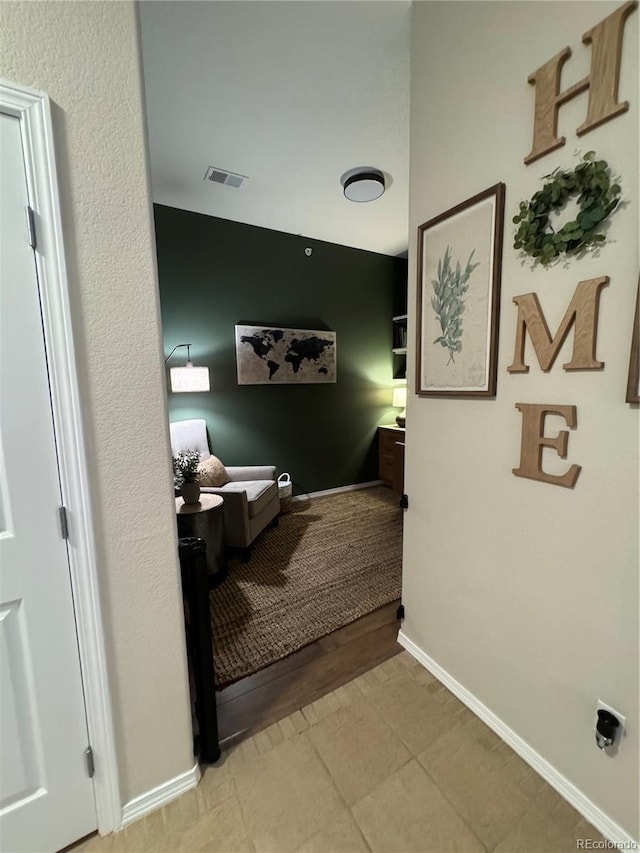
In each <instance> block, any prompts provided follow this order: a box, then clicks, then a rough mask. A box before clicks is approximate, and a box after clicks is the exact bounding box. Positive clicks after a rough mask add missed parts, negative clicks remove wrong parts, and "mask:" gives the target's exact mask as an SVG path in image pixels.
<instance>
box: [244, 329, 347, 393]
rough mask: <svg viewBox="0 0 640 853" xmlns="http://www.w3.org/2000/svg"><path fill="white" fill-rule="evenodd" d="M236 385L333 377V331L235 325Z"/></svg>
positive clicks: (299, 381) (334, 361)
mask: <svg viewBox="0 0 640 853" xmlns="http://www.w3.org/2000/svg"><path fill="white" fill-rule="evenodd" d="M236 362H237V367H238V385H281V384H289V383H298V384H303V383H308V382H335V381H336V333H335V332H324V331H311V330H309V329H282V328H279V327H277V326H236Z"/></svg>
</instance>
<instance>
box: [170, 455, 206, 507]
mask: <svg viewBox="0 0 640 853" xmlns="http://www.w3.org/2000/svg"><path fill="white" fill-rule="evenodd" d="M199 463H200V454H199V453H198V451H197V450H185V452H184V453H178V455H177V456H174V457H173V473H174V482H175V484H176V486H177V487H178V488H179V489H180V492H181V493H182V497H183V499H184V502H185V503H186V504H197V503H198V501H199V500H200V484H199V482H198V464H199Z"/></svg>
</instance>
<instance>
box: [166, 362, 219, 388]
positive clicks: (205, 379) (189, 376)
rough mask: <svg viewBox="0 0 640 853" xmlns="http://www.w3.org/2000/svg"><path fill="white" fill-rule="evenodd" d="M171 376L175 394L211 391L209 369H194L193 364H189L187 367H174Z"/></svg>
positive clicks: (170, 372)
mask: <svg viewBox="0 0 640 853" xmlns="http://www.w3.org/2000/svg"><path fill="white" fill-rule="evenodd" d="M169 374H170V378H171V390H172V391H173V393H174V394H184V393H187V392H191V393H193V392H194V391H209V389H210V384H209V368H208V367H194V366H193V365H192V364H191V362H187V365H186V367H172V368H171V370H170V371H169Z"/></svg>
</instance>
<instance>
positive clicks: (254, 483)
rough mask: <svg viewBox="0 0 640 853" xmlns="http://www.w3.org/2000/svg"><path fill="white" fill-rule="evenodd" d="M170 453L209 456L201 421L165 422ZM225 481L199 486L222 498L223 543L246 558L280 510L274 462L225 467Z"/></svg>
mask: <svg viewBox="0 0 640 853" xmlns="http://www.w3.org/2000/svg"><path fill="white" fill-rule="evenodd" d="M169 429H170V432H171V451H172V453H173V455H174V456H176V455H177V454H178V453H184V451H185V450H197V451H198V452H199V453H200V460H201V461H204V460H205V459H208V458H209V457H210V456H211V451H210V450H209V442H208V440H207V425H206V422H205V421H204V420H200V419H196V420H188V421H175V422H174V423H171V424H169ZM225 468H226V472H227V475H228V477H229V482H228V483H226V484H225V485H224V486H215V487H213V486H201V491H202V492H203V493H205V494H210V495H220V497H222V498H224V506H223V510H224V535H225V545H227V546H229V547H232V548H241V549H243V552H244V554H243V556H244V558H245V559H249V557H250V555H251V551H250V548H251V544H252V542H253V541H254V539H255V538H256V536H257V535H258V534H259V533H260V532H261V531H262V530H264V528H265V527H266V526H267V525H268V524H269V523H270V522H272V521H273V520H274V519H275V518H277V515H278V513H279V511H280V501H279V499H278V484H277V482H276V469H275V466H274V465H253V466H239V467H233V466H225Z"/></svg>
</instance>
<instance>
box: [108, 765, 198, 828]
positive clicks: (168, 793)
mask: <svg viewBox="0 0 640 853" xmlns="http://www.w3.org/2000/svg"><path fill="white" fill-rule="evenodd" d="M199 781H200V767H199V765H198V764H195V765H194V766H193V767H192V768H191V770H187V772H186V773H181V774H180V776H175V777H174V778H173V779H169V780H168V781H167V782H163V783H162V785H158V787H157V788H152V789H151V790H150V791H147V792H146V793H145V794H141V795H140V796H139V797H135V799H133V800H130V801H129V802H128V803H125V804H124V806H123V807H122V821H121V827H120V828H121V829H124V827H125V826H127V825H128V824H130V823H133V821H134V820H139V819H140V818H141V817H144V816H145V815H147V814H149V813H150V812H154V811H156V809H159V808H161V807H162V806H166V804H167V803H170V802H171V800H175V798H176V797H179V796H180V795H181V794H185V793H186V792H187V791H190V790H191V788H195V786H196V785H197V784H198V782H199Z"/></svg>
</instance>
